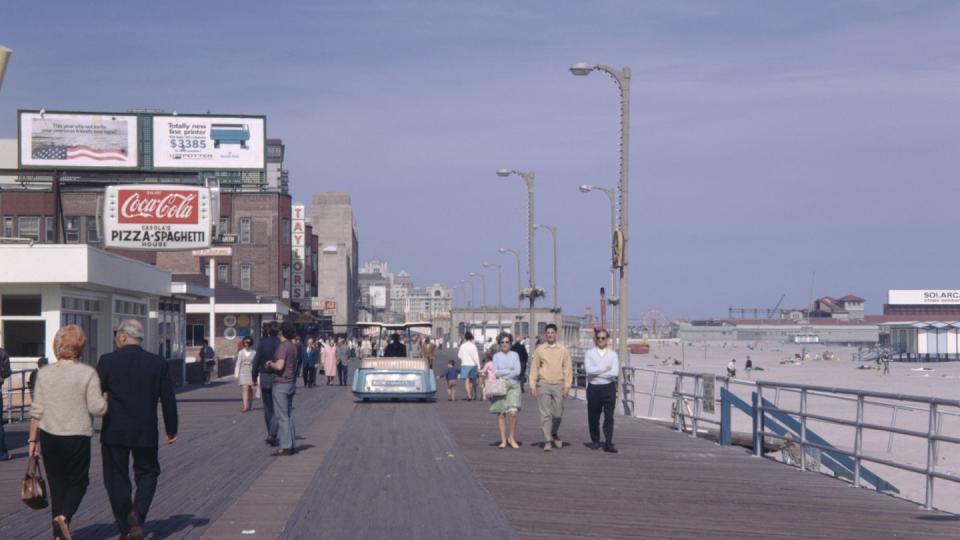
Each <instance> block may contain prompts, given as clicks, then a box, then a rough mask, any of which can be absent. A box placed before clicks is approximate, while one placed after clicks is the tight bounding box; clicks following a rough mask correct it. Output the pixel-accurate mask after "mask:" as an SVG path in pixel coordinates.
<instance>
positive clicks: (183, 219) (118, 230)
mask: <svg viewBox="0 0 960 540" xmlns="http://www.w3.org/2000/svg"><path fill="white" fill-rule="evenodd" d="M103 224H104V235H103V236H104V243H105V245H106V247H112V248H121V249H137V250H147V251H161V250H166V251H172V250H181V249H198V248H205V247H209V246H210V190H209V189H207V188H204V187H194V186H172V185H169V186H165V185H150V186H143V185H127V186H109V187H107V189H106V200H105V202H104V208H103Z"/></svg>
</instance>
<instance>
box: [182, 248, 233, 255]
mask: <svg viewBox="0 0 960 540" xmlns="http://www.w3.org/2000/svg"><path fill="white" fill-rule="evenodd" d="M192 254H193V255H194V256H196V257H231V256H233V248H232V247H230V246H216V247H209V248H207V249H195V250H193V252H192Z"/></svg>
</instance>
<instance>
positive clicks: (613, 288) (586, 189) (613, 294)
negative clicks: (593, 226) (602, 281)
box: [580, 184, 620, 332]
mask: <svg viewBox="0 0 960 540" xmlns="http://www.w3.org/2000/svg"><path fill="white" fill-rule="evenodd" d="M591 191H600V192H603V193H604V194H605V195H606V196H607V199H608V200H609V201H610V238H611V239H612V238H613V237H614V235H615V234H616V232H617V195H616V193H615V192H614V190H613V189H611V188H605V187H599V186H591V185H589V184H583V185H581V186H580V192H581V193H590V192H591ZM611 247H612V244H611ZM615 258H616V253H613V249H611V254H610V296H609V297H608V298H607V303H608V304H610V305H611V306H612V307H613V308H614V309H616V306H617V304H618V303H619V302H620V299H619V298H617V267H616V261H615V260H614V259H615ZM610 315H611V318H613V317H615V316H616V315H615V314H613V313H611V314H610ZM604 330H607V331H608V332H609V331H610V329H609V328H605V329H604Z"/></svg>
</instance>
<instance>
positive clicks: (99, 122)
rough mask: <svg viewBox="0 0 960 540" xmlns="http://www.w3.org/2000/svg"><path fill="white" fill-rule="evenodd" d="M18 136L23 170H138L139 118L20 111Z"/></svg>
mask: <svg viewBox="0 0 960 540" xmlns="http://www.w3.org/2000/svg"><path fill="white" fill-rule="evenodd" d="M19 133H20V136H19V144H20V166H21V167H24V168H29V167H44V168H57V169H68V168H85V167H86V168H90V167H95V168H97V169H105V168H110V169H133V168H136V167H137V166H139V154H138V152H137V149H138V144H137V142H138V140H139V134H138V130H137V116H136V115H129V114H127V115H124V114H88V113H49V112H34V111H20V112H19Z"/></svg>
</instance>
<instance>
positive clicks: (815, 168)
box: [0, 0, 960, 319]
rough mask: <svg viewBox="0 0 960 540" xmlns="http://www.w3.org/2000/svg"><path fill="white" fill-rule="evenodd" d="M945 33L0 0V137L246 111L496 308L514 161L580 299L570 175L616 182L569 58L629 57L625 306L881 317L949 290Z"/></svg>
mask: <svg viewBox="0 0 960 540" xmlns="http://www.w3.org/2000/svg"><path fill="white" fill-rule="evenodd" d="M957 28H960V2H955V1H953V2H944V1H919V0H916V1H910V0H903V1H898V2H884V1H872V0H871V1H867V0H849V1H808V2H791V1H775V0H774V1H763V0H756V1H748V0H744V1H733V0H730V1H722V2H717V1H702V2H695V1H690V2H672V1H662V2H652V1H646V2H640V1H598V2H548V1H542V2H517V1H513V2H475V1H471V2H450V1H437V2H429V1H391V2H382V1H380V2H360V1H349V2H323V1H288V2H276V3H273V2H262V1H260V2H249V1H244V0H234V1H230V2H226V1H204V2H181V1H167V2H162V3H159V2H156V3H149V4H146V3H143V4H140V3H129V2H117V1H103V2H95V3H89V2H79V3H78V2H66V1H48V2H24V1H13V0H0V44H3V45H6V46H7V47H10V48H11V49H13V50H14V53H13V57H12V60H11V63H10V65H9V67H8V70H7V75H6V79H5V81H4V85H3V89H2V91H0V137H4V138H9V137H15V136H16V110H17V109H18V108H40V107H44V108H46V109H50V110H54V109H64V110H102V111H125V110H127V109H130V108H161V109H165V110H167V111H179V112H181V113H185V112H205V111H207V110H210V111H212V112H214V113H224V114H228V113H229V114H265V115H266V116H267V117H268V121H267V122H268V136H270V137H280V138H282V139H283V140H284V143H285V144H286V150H287V154H286V160H285V167H286V168H288V169H289V170H290V178H291V183H292V191H293V194H294V196H295V198H296V199H297V200H300V201H303V202H306V203H308V204H309V199H310V194H311V193H313V192H320V191H346V192H348V193H350V195H351V197H352V201H353V205H354V209H355V212H356V216H357V221H358V226H359V234H360V259H361V262H362V261H365V260H367V259H369V258H371V257H379V258H382V259H384V260H386V261H388V262H389V264H390V268H391V270H393V271H399V270H406V271H407V272H409V273H410V274H411V275H412V276H413V277H414V279H415V280H416V282H417V284H418V285H423V284H426V283H428V282H432V281H439V282H441V283H445V284H448V285H453V284H456V283H457V282H459V281H460V280H461V279H464V278H466V277H467V275H468V274H469V273H470V272H480V271H482V270H483V268H482V264H483V263H484V262H489V263H500V264H503V265H504V266H503V297H504V299H505V300H504V304H506V305H513V303H514V302H515V299H516V281H517V279H516V277H517V276H516V266H515V262H514V259H513V258H512V257H511V256H509V255H501V254H498V252H497V249H498V248H499V247H508V248H514V249H517V250H520V251H521V252H524V253H525V250H526V242H527V240H526V216H527V213H526V190H525V187H524V185H523V182H522V181H521V180H520V179H519V178H518V177H515V176H514V177H511V178H508V179H503V178H499V177H497V176H496V175H495V171H496V170H497V169H500V168H510V169H521V170H532V171H535V173H536V221H537V222H539V223H544V224H555V225H557V227H558V240H559V249H558V252H559V253H558V260H559V268H560V271H559V282H560V287H559V288H560V296H559V303H560V305H561V306H562V308H563V310H564V311H565V312H566V313H571V314H582V313H584V311H585V309H586V307H587V306H591V307H592V309H593V310H594V312H597V310H598V305H599V288H600V287H602V286H605V285H608V283H609V262H610V242H609V236H610V233H609V227H610V226H609V223H610V216H609V203H608V202H607V199H606V198H605V197H604V196H603V195H602V194H600V193H588V194H582V193H580V192H579V191H578V189H577V186H579V185H580V184H583V183H589V184H594V185H598V186H608V187H613V186H615V184H616V183H617V181H618V175H619V146H618V144H619V95H618V91H617V87H616V85H615V84H614V83H613V82H612V80H611V79H609V78H607V77H605V76H603V75H602V74H599V73H594V74H592V75H591V76H588V77H574V76H572V75H571V74H570V72H569V71H568V67H569V66H570V64H572V63H574V62H578V61H586V62H592V63H603V64H606V65H610V66H614V67H623V66H629V67H630V68H631V70H632V83H631V85H632V90H631V117H630V145H629V154H630V178H629V181H630V188H629V196H630V199H629V208H630V216H629V223H630V231H629V237H630V244H629V261H630V265H629V279H630V292H631V294H630V302H629V304H630V306H629V307H630V316H631V318H639V317H642V316H643V315H644V313H647V312H648V311H650V310H659V311H662V312H663V313H665V314H666V315H667V316H668V317H670V318H673V319H675V318H679V317H690V318H701V317H722V316H725V315H726V313H727V308H728V307H729V306H731V305H733V306H746V307H760V308H766V307H773V306H774V305H775V304H776V303H777V301H778V299H780V297H781V296H782V295H786V297H785V298H784V300H783V306H787V307H800V306H804V305H806V304H807V303H808V302H809V300H810V298H811V296H813V297H819V296H823V295H832V296H835V297H839V296H843V295H845V294H848V293H853V294H857V295H859V296H863V297H864V298H866V300H867V303H866V307H867V311H868V312H871V313H878V312H880V310H881V309H882V304H883V302H884V300H885V297H886V291H887V290H888V289H895V288H960V271H958V270H957V266H958V262H960V260H958V259H960V257H958V254H957V251H956V248H955V247H953V242H952V241H951V240H950V238H951V237H950V236H949V231H950V230H954V229H955V228H956V226H957V219H958V217H957V212H956V208H957V201H958V200H960V187H958V182H957V172H958V165H960V163H958V162H960V94H958V93H957V88H960V32H957V31H956V29H957ZM536 241H537V247H536V269H537V272H536V281H537V284H538V285H540V286H543V287H545V288H546V289H547V299H546V304H548V305H549V304H552V302H553V294H554V292H553V290H552V279H553V278H552V257H553V253H552V246H551V241H550V236H549V234H548V233H547V232H546V231H540V232H537V234H536ZM525 272H526V262H525V255H524V273H525ZM487 276H488V277H487V303H488V304H491V305H493V304H495V302H496V295H497V290H496V274H495V272H493V271H492V270H488V271H487ZM523 281H524V282H526V275H525V274H524V276H523ZM476 283H477V291H476V294H477V302H479V301H480V291H479V288H480V287H479V286H480V282H479V281H477V282H476Z"/></svg>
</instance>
